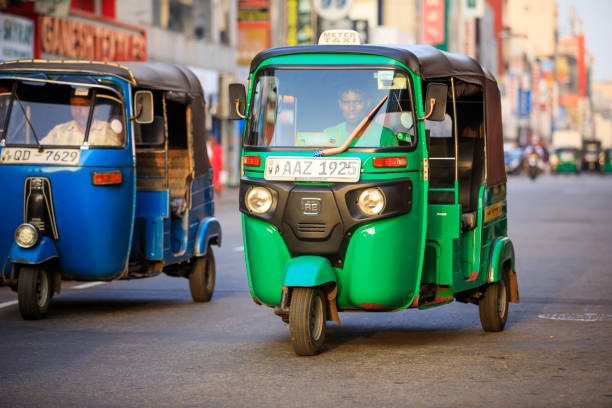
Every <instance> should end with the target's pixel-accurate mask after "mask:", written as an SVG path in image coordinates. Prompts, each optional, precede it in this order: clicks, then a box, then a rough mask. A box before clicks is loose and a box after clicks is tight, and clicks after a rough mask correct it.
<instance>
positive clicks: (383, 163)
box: [374, 156, 408, 168]
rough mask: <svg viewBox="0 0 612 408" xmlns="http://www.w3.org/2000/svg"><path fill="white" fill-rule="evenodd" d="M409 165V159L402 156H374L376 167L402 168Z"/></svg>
mask: <svg viewBox="0 0 612 408" xmlns="http://www.w3.org/2000/svg"><path fill="white" fill-rule="evenodd" d="M407 165H408V160H407V159H406V158H405V157H402V156H392V157H389V156H384V157H375V158H374V167H375V168H401V167H406V166H407Z"/></svg>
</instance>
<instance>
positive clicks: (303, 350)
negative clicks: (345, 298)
mask: <svg viewBox="0 0 612 408" xmlns="http://www.w3.org/2000/svg"><path fill="white" fill-rule="evenodd" d="M326 310H327V305H326V304H325V296H323V293H322V292H321V291H320V290H318V289H315V288H294V289H293V292H292V294H291V301H290V304H289V333H290V335H291V342H292V343H293V349H294V351H295V354H297V355H298V356H312V355H315V354H318V353H319V352H320V351H321V350H322V349H323V343H324V342H325V322H326V320H327V318H326Z"/></svg>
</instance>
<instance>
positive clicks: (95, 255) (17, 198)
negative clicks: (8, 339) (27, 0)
mask: <svg viewBox="0 0 612 408" xmlns="http://www.w3.org/2000/svg"><path fill="white" fill-rule="evenodd" d="M0 118H1V125H0V126H1V128H0V129H1V130H0V132H1V133H0V179H1V180H2V182H1V184H0V185H1V186H2V204H1V205H0V262H1V264H0V268H1V269H0V285H1V284H4V285H9V286H10V287H11V288H13V289H14V290H16V291H17V293H18V299H19V310H20V312H21V315H22V317H23V318H24V319H39V318H41V317H43V316H44V315H45V314H46V312H47V310H48V307H49V301H50V299H51V297H52V295H53V294H54V293H59V292H60V289H61V281H62V280H79V281H94V280H95V281H100V280H101V281H110V280H115V279H133V278H144V277H150V276H155V275H158V274H160V273H161V272H164V273H166V274H168V275H171V276H181V277H186V278H188V279H189V287H190V290H191V295H192V297H193V299H194V300H195V301H200V302H206V301H208V300H210V298H211V296H212V294H213V290H214V284H215V260H214V255H213V251H212V249H211V247H210V246H211V245H218V246H220V245H221V227H220V225H219V222H218V221H217V220H216V219H215V217H214V216H213V215H214V197H213V188H212V168H211V165H210V162H209V159H208V156H207V150H206V144H205V138H206V136H205V127H204V95H203V91H202V87H201V85H200V83H199V81H198V79H197V78H196V76H195V75H194V74H193V73H192V72H191V71H189V70H188V69H186V68H183V67H180V66H175V65H171V64H164V63H125V64H110V63H98V62H62V61H15V62H5V63H1V64H0Z"/></svg>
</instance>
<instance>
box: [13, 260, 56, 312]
mask: <svg viewBox="0 0 612 408" xmlns="http://www.w3.org/2000/svg"><path fill="white" fill-rule="evenodd" d="M44 285H46V288H45V287H44ZM52 291H53V288H52V287H51V279H50V278H49V274H48V273H47V271H45V270H44V269H42V268H40V267H32V266H22V267H20V268H19V280H18V283H17V299H18V301H19V312H20V313H21V317H22V318H23V319H24V320H39V319H42V318H43V317H45V315H46V314H47V311H48V310H49V302H50V301H51V292H52Z"/></svg>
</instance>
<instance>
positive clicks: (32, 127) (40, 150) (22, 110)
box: [7, 89, 45, 152]
mask: <svg viewBox="0 0 612 408" xmlns="http://www.w3.org/2000/svg"><path fill="white" fill-rule="evenodd" d="M14 96H15V99H17V103H19V107H20V108H21V112H23V117H24V118H25V120H26V122H28V126H30V129H32V135H34V140H36V146H38V151H39V152H42V151H43V150H45V148H44V147H43V146H42V145H41V144H40V140H38V136H37V135H36V131H35V130H34V126H32V123H31V122H30V118H28V114H27V113H26V111H25V108H24V107H23V105H22V104H21V99H19V96H17V89H15V92H14ZM7 129H8V126H7Z"/></svg>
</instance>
